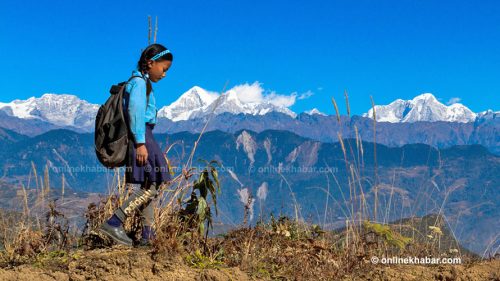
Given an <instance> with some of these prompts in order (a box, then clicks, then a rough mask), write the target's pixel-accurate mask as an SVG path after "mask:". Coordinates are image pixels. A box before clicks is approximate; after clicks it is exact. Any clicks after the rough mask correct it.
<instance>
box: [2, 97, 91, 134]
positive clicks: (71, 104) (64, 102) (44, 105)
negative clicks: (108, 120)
mask: <svg viewBox="0 0 500 281" xmlns="http://www.w3.org/2000/svg"><path fill="white" fill-rule="evenodd" d="M98 109H99V106H98V105H96V104H91V103H89V102H87V101H85V100H81V99H79V98H78V97H77V96H74V95H66V94H62V95H58V94H44V95H43V96H42V97H40V98H35V97H31V98H29V99H27V100H14V101H12V102H10V103H0V110H1V111H4V112H5V113H7V114H8V115H11V116H14V117H18V118H21V119H39V120H42V121H45V122H48V123H51V124H54V125H57V126H61V127H64V126H71V127H76V128H81V129H92V128H93V126H94V120H95V115H96V113H97V110H98Z"/></svg>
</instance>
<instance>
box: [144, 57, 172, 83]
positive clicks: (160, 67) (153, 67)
mask: <svg viewBox="0 0 500 281" xmlns="http://www.w3.org/2000/svg"><path fill="white" fill-rule="evenodd" d="M171 65H172V61H169V60H162V61H154V60H150V61H149V62H148V66H149V71H148V73H149V80H151V81H153V82H158V81H160V80H161V79H163V77H165V76H166V75H167V71H168V69H169V68H170V66H171Z"/></svg>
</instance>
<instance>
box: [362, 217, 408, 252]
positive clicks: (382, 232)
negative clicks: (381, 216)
mask: <svg viewBox="0 0 500 281" xmlns="http://www.w3.org/2000/svg"><path fill="white" fill-rule="evenodd" d="M363 226H364V227H365V229H366V230H367V231H368V232H373V233H375V234H376V235H377V236H379V237H382V238H383V239H384V241H385V242H387V243H389V244H390V245H393V246H396V247H398V248H399V249H404V248H405V247H406V245H407V244H408V243H410V242H411V241H412V239H411V238H409V237H405V236H403V235H401V234H399V233H397V232H395V231H394V230H392V229H391V228H390V227H389V226H388V225H383V224H379V223H373V222H369V221H364V222H363Z"/></svg>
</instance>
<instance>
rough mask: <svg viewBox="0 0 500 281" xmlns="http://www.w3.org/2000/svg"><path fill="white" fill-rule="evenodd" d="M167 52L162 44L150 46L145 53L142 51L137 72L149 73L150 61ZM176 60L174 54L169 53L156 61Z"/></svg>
mask: <svg viewBox="0 0 500 281" xmlns="http://www.w3.org/2000/svg"><path fill="white" fill-rule="evenodd" d="M165 50H167V48H165V47H164V46H163V45H160V44H151V45H149V46H148V47H147V48H146V49H145V50H144V51H142V54H141V58H140V59H139V61H138V62H137V70H139V71H141V72H148V70H149V69H148V61H149V60H150V59H151V58H152V57H154V56H155V55H157V54H159V53H161V52H163V51H165ZM173 59H174V56H173V55H172V53H167V54H165V55H163V56H161V57H159V58H158V59H156V60H155V61H165V60H168V61H172V60H173Z"/></svg>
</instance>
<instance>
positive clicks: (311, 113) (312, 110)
mask: <svg viewBox="0 0 500 281" xmlns="http://www.w3.org/2000/svg"><path fill="white" fill-rule="evenodd" d="M304 113H305V114H309V115H322V116H326V114H324V113H323V112H321V111H319V110H318V109H317V108H313V109H311V110H308V111H304Z"/></svg>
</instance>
